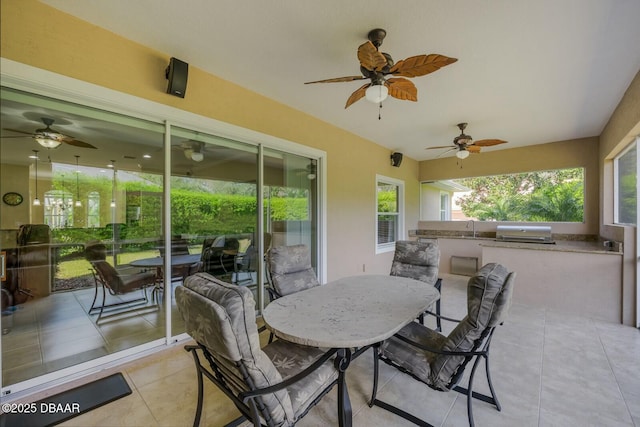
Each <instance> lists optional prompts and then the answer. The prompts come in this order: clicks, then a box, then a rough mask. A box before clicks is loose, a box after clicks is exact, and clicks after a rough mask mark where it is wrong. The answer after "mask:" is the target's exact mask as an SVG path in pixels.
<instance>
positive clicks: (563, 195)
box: [455, 168, 584, 222]
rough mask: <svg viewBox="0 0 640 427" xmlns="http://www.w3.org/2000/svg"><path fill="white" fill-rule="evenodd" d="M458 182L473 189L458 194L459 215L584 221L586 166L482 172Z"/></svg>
mask: <svg viewBox="0 0 640 427" xmlns="http://www.w3.org/2000/svg"><path fill="white" fill-rule="evenodd" d="M455 182H456V183H458V184H460V185H461V186H464V187H467V188H468V189H469V190H470V191H469V192H466V193H465V194H464V195H460V196H456V203H457V204H459V205H460V208H461V211H462V212H461V215H460V216H459V217H458V216H456V218H457V219H461V220H467V219H476V220H480V221H522V222H526V221H531V222H583V221H584V169H583V168H570V169H555V170H547V171H535V172H525V173H517V174H510V175H495V176H481V177H476V178H465V179H458V180H455ZM461 194H462V193H461Z"/></svg>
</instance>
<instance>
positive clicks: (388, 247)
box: [374, 174, 405, 255]
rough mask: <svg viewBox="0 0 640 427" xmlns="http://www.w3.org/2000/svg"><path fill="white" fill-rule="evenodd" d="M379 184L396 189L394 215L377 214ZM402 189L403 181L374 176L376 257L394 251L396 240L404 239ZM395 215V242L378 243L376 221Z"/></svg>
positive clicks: (386, 213) (377, 224) (387, 213)
mask: <svg viewBox="0 0 640 427" xmlns="http://www.w3.org/2000/svg"><path fill="white" fill-rule="evenodd" d="M380 183H382V184H384V185H392V186H395V187H396V191H397V195H398V200H397V204H398V206H397V209H398V211H397V212H395V213H389V212H378V189H379V186H380ZM404 188H405V183H404V181H403V180H400V179H396V178H391V177H388V176H384V175H378V174H376V181H375V193H376V197H375V208H374V209H375V213H376V218H375V234H374V236H375V242H376V255H377V254H381V253H386V252H392V251H395V248H396V241H398V240H402V239H403V238H404V235H405V234H404V233H405V230H404V216H405V207H404V199H405V196H404ZM390 214H391V215H395V216H396V217H397V218H398V220H397V221H396V230H395V236H396V238H395V240H393V241H392V242H386V243H378V227H379V223H378V219H379V218H380V215H390Z"/></svg>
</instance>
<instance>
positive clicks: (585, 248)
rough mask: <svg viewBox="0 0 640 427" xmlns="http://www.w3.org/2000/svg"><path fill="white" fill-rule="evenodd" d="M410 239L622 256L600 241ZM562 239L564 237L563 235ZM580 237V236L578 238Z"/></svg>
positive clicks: (413, 234) (427, 233)
mask: <svg viewBox="0 0 640 427" xmlns="http://www.w3.org/2000/svg"><path fill="white" fill-rule="evenodd" d="M409 237H410V238H419V239H434V240H441V239H453V240H463V241H468V242H470V243H471V242H473V243H475V244H477V245H479V246H486V247H500V248H510V249H531V250H536V251H562V252H581V253H598V254H607V255H622V250H621V248H618V249H617V250H611V249H609V248H606V247H605V246H604V243H603V241H602V240H579V239H571V240H564V239H558V238H555V243H527V242H505V241H501V240H496V238H495V235H494V233H478V235H477V237H473V236H471V235H470V233H468V232H462V233H461V232H451V231H444V232H436V233H434V232H433V230H410V231H409ZM563 237H564V235H563ZM578 237H580V236H578Z"/></svg>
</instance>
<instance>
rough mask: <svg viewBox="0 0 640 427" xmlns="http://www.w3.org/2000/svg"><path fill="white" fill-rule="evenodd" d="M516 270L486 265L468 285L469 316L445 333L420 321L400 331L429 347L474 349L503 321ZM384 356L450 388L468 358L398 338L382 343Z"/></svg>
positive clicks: (437, 386)
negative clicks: (430, 349)
mask: <svg viewBox="0 0 640 427" xmlns="http://www.w3.org/2000/svg"><path fill="white" fill-rule="evenodd" d="M514 278H515V273H509V272H508V271H507V269H506V268H505V267H504V266H502V265H500V264H495V263H490V264H486V265H485V266H483V267H482V268H481V269H480V270H479V271H478V272H477V273H476V275H475V276H473V277H471V278H470V279H469V282H468V285H467V306H468V314H467V316H466V317H465V318H464V319H462V320H461V321H460V323H458V325H457V326H456V327H455V328H454V330H453V331H452V332H451V333H450V334H449V335H448V336H446V337H445V336H444V335H441V334H439V333H437V332H435V331H432V330H430V329H429V328H426V327H424V326H422V325H420V324H418V323H416V322H412V323H410V324H408V325H407V326H405V327H404V328H403V329H402V330H401V331H400V332H399V333H400V334H402V335H403V336H406V337H408V338H409V339H410V340H412V341H415V342H417V343H421V344H423V345H425V346H428V347H429V348H432V349H436V350H444V351H471V350H473V349H474V347H475V346H476V345H477V344H478V343H479V338H481V336H482V333H483V332H485V331H486V330H487V329H488V328H491V327H494V326H496V325H497V324H498V323H500V322H502V321H503V319H504V317H505V316H506V313H507V310H508V308H509V306H510V303H511V295H512V292H513V281H514ZM382 351H383V353H382V354H383V356H385V357H387V358H388V359H391V360H393V361H394V362H395V363H397V364H399V365H400V366H402V367H404V368H405V369H407V370H408V371H409V372H411V373H412V374H414V375H415V376H417V377H418V378H420V379H421V380H422V381H424V382H425V383H426V384H428V385H429V386H431V387H433V388H435V389H437V390H441V391H448V390H449V389H450V388H451V387H452V386H453V385H455V384H452V380H453V379H454V376H455V374H456V372H457V371H458V369H459V368H460V367H461V364H462V362H463V361H464V356H449V355H443V354H437V353H432V352H428V351H424V350H421V349H418V348H416V347H413V346H411V345H409V344H407V343H404V342H403V341H400V340H399V339H397V338H391V339H390V340H387V341H386V342H385V343H384V344H383V346H382Z"/></svg>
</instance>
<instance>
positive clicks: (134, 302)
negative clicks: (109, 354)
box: [88, 267, 155, 323]
mask: <svg viewBox="0 0 640 427" xmlns="http://www.w3.org/2000/svg"><path fill="white" fill-rule="evenodd" d="M91 274H92V275H93V280H94V281H95V284H96V287H95V290H94V293H93V301H92V302H91V307H90V308H89V312H88V314H94V313H95V311H96V310H100V312H99V314H98V318H97V319H96V323H98V321H100V319H101V318H102V314H103V312H104V310H105V309H107V311H109V312H111V311H114V310H117V309H119V308H129V307H135V306H138V305H145V304H147V303H148V302H149V298H148V297H147V286H144V287H142V288H141V289H139V290H141V291H142V293H143V296H142V297H140V298H136V299H132V300H128V301H120V302H114V303H111V304H105V303H106V302H107V289H109V295H112V296H117V295H119V294H116V293H115V292H113V291H112V290H111V288H109V287H108V286H107V285H106V284H105V282H104V279H103V278H102V276H100V273H98V272H97V271H96V269H95V268H94V267H92V268H91ZM98 285H100V287H101V288H102V303H101V304H100V305H96V302H97V300H98ZM149 286H153V284H151V283H150V284H149ZM153 292H155V287H154V290H153ZM120 295H121V294H120Z"/></svg>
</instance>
